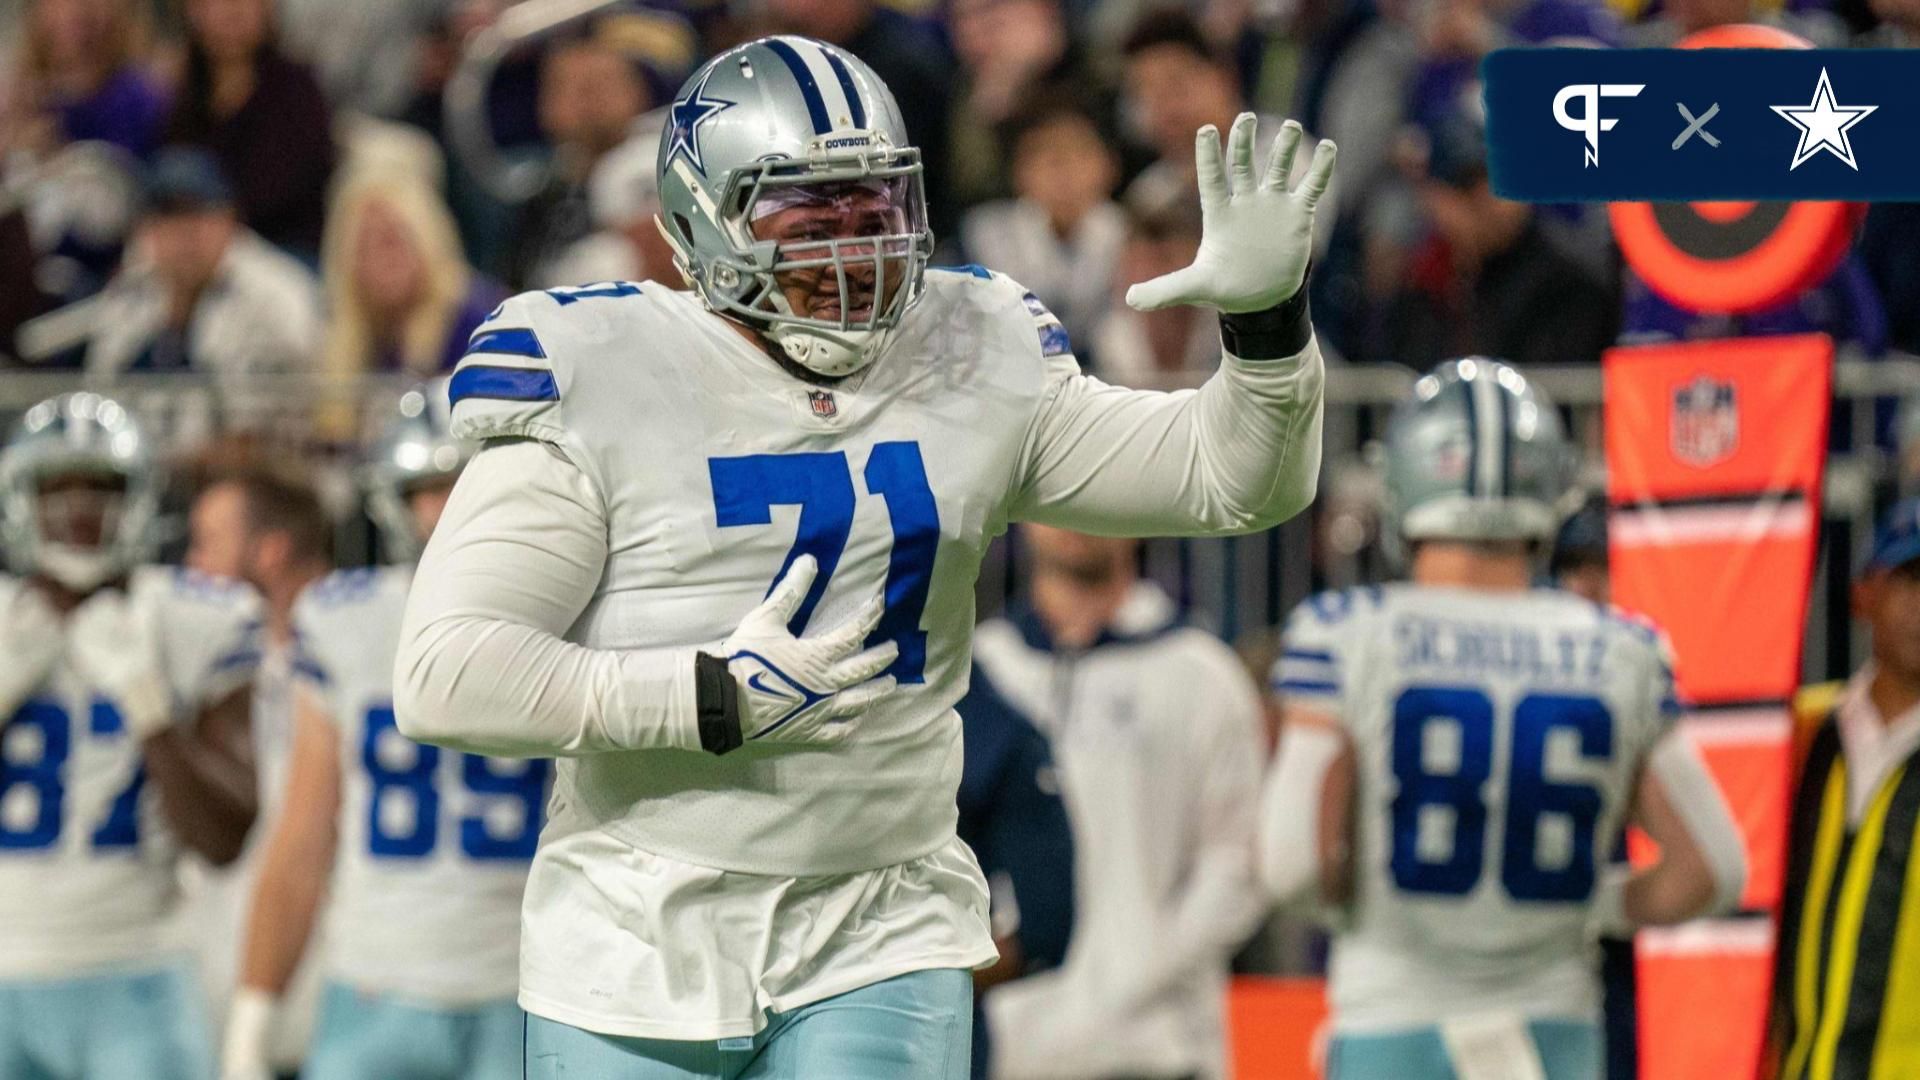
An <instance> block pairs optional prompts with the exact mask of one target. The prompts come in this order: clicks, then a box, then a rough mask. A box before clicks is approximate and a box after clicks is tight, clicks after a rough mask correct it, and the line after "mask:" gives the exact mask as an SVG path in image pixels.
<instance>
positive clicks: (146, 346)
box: [86, 147, 320, 426]
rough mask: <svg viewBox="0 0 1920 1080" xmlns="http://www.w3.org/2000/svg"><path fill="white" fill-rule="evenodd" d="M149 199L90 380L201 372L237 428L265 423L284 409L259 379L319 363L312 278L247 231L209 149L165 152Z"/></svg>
mask: <svg viewBox="0 0 1920 1080" xmlns="http://www.w3.org/2000/svg"><path fill="white" fill-rule="evenodd" d="M146 195H147V210H146V214H145V216H144V218H143V219H142V223H141V226H140V230H139V233H138V235H137V236H136V239H135V242H134V245H133V250H132V252H131V253H130V256H129V259H128V264H127V266H126V267H125V269H123V270H122V271H121V272H120V275H119V276H118V277H116V278H115V279H114V280H113V282H112V283H111V284H109V285H108V287H107V289H106V291H105V292H104V293H102V295H101V297H100V301H99V304H100V306H99V308H98V310H97V312H96V314H95V317H94V323H93V336H92V338H91V340H90V341H89V342H88V344H87V347H86V368H87V372H88V374H89V375H92V376H94V377H96V378H111V377H113V376H115V375H118V374H120V373H122V372H126V371H194V372H202V373H205V374H207V375H209V376H211V377H212V378H213V380H214V383H215V385H216V387H217V388H218V389H219V390H220V391H221V392H222V393H223V395H224V396H225V398H226V405H227V406H228V408H229V409H230V410H231V411H232V413H233V419H234V420H235V421H236V422H238V423H240V424H241V425H242V426H257V425H258V424H259V423H261V422H263V421H264V420H265V419H267V418H268V416H269V415H270V414H271V412H272V410H273V408H274V405H275V402H274V400H273V398H272V397H271V396H270V395H268V396H265V397H263V396H262V395H261V390H260V388H258V387H257V386H254V385H251V380H252V378H253V377H254V376H259V375H271V374H280V373H287V372H298V371H301V370H305V369H307V368H308V367H309V365H310V364H311V361H312V359H313V356H314V350H315V348H316V346H317V345H318V342H319V333H320V305H319V298H318V294H317V290H316V289H315V283H314V280H313V276H312V275H311V274H310V273H308V272H307V270H306V268H305V267H303V266H301V265H300V263H299V262H298V261H297V260H295V259H294V258H292V257H291V256H289V255H287V254H285V253H284V252H281V251H278V250H275V249H274V247H273V246H272V245H270V244H268V243H267V242H266V241H264V240H262V239H261V238H260V237H259V236H258V235H256V234H255V233H254V232H253V231H252V230H251V229H248V228H247V227H246V226H244V225H242V224H240V222H239V220H238V218H237V217H236V215H235V210H234V195H233V190H232V189H231V188H230V187H228V186H227V182H226V179H225V178H224V177H223V176H222V174H221V172H220V166H219V163H218V162H217V161H216V160H215V159H214V158H213V157H212V155H210V154H208V153H207V152H205V151H203V150H198V149H192V148H186V147H169V148H168V149H165V150H162V151H161V152H160V153H159V155H158V156H157V157H156V158H155V161H154V166H153V169H152V171H151V174H150V176H149V180H148V186H147V193H146Z"/></svg>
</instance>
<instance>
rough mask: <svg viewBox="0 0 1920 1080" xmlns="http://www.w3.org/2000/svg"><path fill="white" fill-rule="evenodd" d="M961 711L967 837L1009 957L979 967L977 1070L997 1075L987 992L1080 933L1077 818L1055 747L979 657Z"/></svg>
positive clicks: (963, 833)
mask: <svg viewBox="0 0 1920 1080" xmlns="http://www.w3.org/2000/svg"><path fill="white" fill-rule="evenodd" d="M954 711H955V712H958V713H959V714H960V726H961V730H962V732H963V733H964V738H962V739H961V746H962V748H963V753H964V755H965V756H964V760H963V761H962V764H961V771H960V793H959V796H958V802H959V807H960V824H959V833H960V839H962V840H964V841H966V843H967V846H968V847H969V848H972V849H973V855H974V858H976V859H979V860H980V870H981V872H982V873H984V874H986V876H987V888H988V891H989V892H990V893H991V894H992V920H993V938H994V942H995V944H997V945H998V946H999V947H1000V960H999V962H998V963H995V964H994V965H993V966H992V967H988V968H982V969H980V970H978V971H975V972H974V973H973V986H974V992H975V994H976V1001H975V1005H974V1024H973V1075H974V1077H976V1078H977V1080H984V1078H985V1077H986V1075H987V1062H988V1060H989V1058H990V1052H989V1050H988V1045H989V1044H988V1038H989V1033H988V1031H987V1028H986V1014H985V1012H984V1011H983V1010H982V1009H981V1007H980V1005H979V999H978V997H977V995H980V994H984V993H986V992H987V991H988V990H989V989H990V988H992V987H995V986H1001V985H1004V984H1006V983H1007V982H1010V981H1012V980H1014V979H1019V978H1022V977H1024V976H1027V975H1036V974H1038V973H1040V972H1042V971H1049V970H1051V969H1053V968H1056V967H1059V966H1060V962H1061V961H1062V960H1063V959H1065V958H1066V955H1067V941H1068V939H1069V938H1070V937H1071V935H1072V933H1073V828H1072V826H1071V825H1070V824H1069V823H1068V820H1067V808H1066V804H1065V803H1063V802H1061V800H1060V781H1059V777H1058V776H1057V774H1056V773H1055V770H1054V765H1053V750H1052V748H1051V747H1050V746H1048V744H1047V738H1046V736H1044V735H1042V734H1040V731H1039V729H1038V728H1036V727H1034V726H1033V721H1031V720H1028V719H1027V718H1026V717H1025V716H1023V715H1021V714H1020V711H1019V710H1018V709H1015V708H1014V707H1013V706H1012V704H1010V703H1009V702H1008V701H1007V699H1006V698H1004V697H1002V696H1001V694H1000V691H998V690H996V689H994V686H993V681H992V680H991V679H989V678H987V674H986V672H984V671H982V670H980V666H979V665H978V664H975V665H974V667H973V675H972V678H971V679H970V681H969V682H968V684H967V694H966V696H965V697H963V698H961V699H960V703H959V704H958V705H955V706H954Z"/></svg>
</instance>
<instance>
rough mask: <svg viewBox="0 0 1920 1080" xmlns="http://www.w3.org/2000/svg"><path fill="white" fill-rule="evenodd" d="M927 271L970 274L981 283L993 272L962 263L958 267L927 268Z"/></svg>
mask: <svg viewBox="0 0 1920 1080" xmlns="http://www.w3.org/2000/svg"><path fill="white" fill-rule="evenodd" d="M927 269H929V270H945V271H946V272H948V273H950V274H972V275H973V276H974V277H977V278H979V279H980V280H982V281H985V280H987V279H989V278H991V277H993V271H991V270H989V269H987V268H986V267H984V266H981V265H980V264H979V263H963V264H961V265H959V266H929V267H927Z"/></svg>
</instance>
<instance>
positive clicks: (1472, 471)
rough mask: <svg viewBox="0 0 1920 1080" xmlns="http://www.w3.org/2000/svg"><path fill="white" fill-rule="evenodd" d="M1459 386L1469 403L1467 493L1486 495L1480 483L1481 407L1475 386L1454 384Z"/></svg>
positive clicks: (1461, 393) (1467, 403) (1463, 383)
mask: <svg viewBox="0 0 1920 1080" xmlns="http://www.w3.org/2000/svg"><path fill="white" fill-rule="evenodd" d="M1454 385H1455V386H1456V387H1458V388H1459V392H1460V396H1461V397H1463V398H1465V399H1466V405H1467V494H1469V495H1484V494H1487V493H1486V492H1483V491H1480V490H1479V484H1480V407H1479V403H1478V402H1477V401H1476V400H1475V398H1474V393H1473V386H1472V385H1471V384H1469V383H1465V382H1459V383H1455V384H1454Z"/></svg>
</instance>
